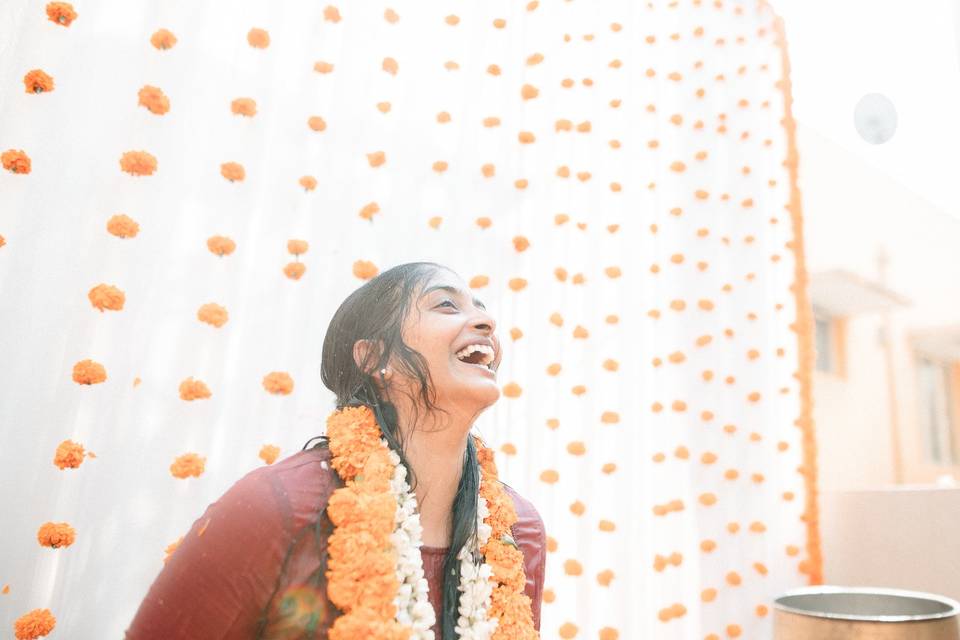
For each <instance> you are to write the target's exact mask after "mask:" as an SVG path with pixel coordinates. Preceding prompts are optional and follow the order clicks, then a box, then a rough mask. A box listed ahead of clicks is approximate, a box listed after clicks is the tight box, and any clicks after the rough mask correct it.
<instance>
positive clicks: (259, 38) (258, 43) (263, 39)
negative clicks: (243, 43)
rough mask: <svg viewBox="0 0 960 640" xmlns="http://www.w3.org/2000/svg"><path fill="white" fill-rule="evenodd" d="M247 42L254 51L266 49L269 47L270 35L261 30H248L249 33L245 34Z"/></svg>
mask: <svg viewBox="0 0 960 640" xmlns="http://www.w3.org/2000/svg"><path fill="white" fill-rule="evenodd" d="M247 42H249V43H250V46H251V47H254V48H255V49H266V48H267V47H268V46H270V34H269V33H267V32H266V31H264V30H263V29H257V28H253V29H250V32H249V33H247Z"/></svg>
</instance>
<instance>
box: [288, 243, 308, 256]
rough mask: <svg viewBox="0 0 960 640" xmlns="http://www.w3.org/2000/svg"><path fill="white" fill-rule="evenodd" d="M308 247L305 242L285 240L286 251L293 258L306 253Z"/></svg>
mask: <svg viewBox="0 0 960 640" xmlns="http://www.w3.org/2000/svg"><path fill="white" fill-rule="evenodd" d="M309 246H310V245H309V244H308V243H307V241H306V240H287V251H289V252H290V253H292V254H293V255H295V256H299V255H302V254H304V253H306V252H307V248H308V247H309Z"/></svg>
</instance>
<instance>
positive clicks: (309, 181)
mask: <svg viewBox="0 0 960 640" xmlns="http://www.w3.org/2000/svg"><path fill="white" fill-rule="evenodd" d="M300 186H301V187H303V189H304V190H305V191H313V190H314V189H316V188H317V179H316V178H314V177H313V176H303V177H302V178H300Z"/></svg>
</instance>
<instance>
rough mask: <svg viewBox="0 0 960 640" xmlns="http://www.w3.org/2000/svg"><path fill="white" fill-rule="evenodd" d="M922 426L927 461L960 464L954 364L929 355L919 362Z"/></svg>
mask: <svg viewBox="0 0 960 640" xmlns="http://www.w3.org/2000/svg"><path fill="white" fill-rule="evenodd" d="M917 375H918V398H919V402H918V405H919V408H920V425H921V428H922V429H923V433H924V437H925V440H926V443H925V444H926V447H925V448H926V452H927V458H928V459H929V460H930V461H932V462H934V463H937V464H943V465H952V464H956V463H958V462H960V456H958V455H957V437H956V432H955V430H954V426H955V425H954V419H955V418H954V410H953V402H954V400H955V399H954V398H953V397H952V395H953V394H952V390H951V386H952V385H951V376H950V364H949V363H947V362H944V361H939V360H936V359H933V358H929V357H926V356H919V357H918V359H917Z"/></svg>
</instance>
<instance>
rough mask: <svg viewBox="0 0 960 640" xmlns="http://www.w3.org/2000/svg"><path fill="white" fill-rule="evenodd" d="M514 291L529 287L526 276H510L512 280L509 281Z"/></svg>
mask: <svg viewBox="0 0 960 640" xmlns="http://www.w3.org/2000/svg"><path fill="white" fill-rule="evenodd" d="M507 284H508V285H509V286H510V288H511V289H512V290H513V291H522V290H523V289H526V288H527V281H526V279H525V278H510V281H509V282H508V283H507Z"/></svg>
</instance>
